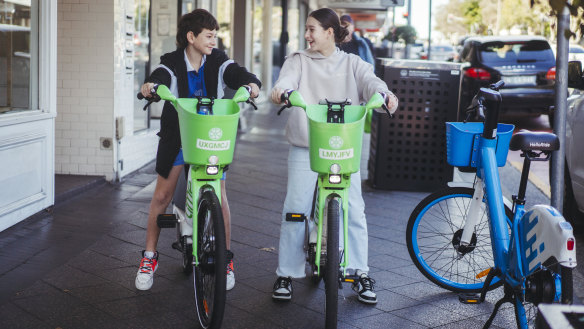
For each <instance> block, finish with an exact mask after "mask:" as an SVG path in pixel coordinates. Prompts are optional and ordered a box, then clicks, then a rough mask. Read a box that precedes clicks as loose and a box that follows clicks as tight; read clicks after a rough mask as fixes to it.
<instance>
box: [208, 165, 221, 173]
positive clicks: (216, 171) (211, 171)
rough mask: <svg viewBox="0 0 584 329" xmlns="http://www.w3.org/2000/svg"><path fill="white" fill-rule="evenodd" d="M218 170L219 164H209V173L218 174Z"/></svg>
mask: <svg viewBox="0 0 584 329" xmlns="http://www.w3.org/2000/svg"><path fill="white" fill-rule="evenodd" d="M218 172H219V167H218V166H207V175H217V173H218Z"/></svg>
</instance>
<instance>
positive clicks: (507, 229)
mask: <svg viewBox="0 0 584 329" xmlns="http://www.w3.org/2000/svg"><path fill="white" fill-rule="evenodd" d="M502 85H503V82H502V81H500V82H498V83H496V84H493V85H491V86H490V87H489V88H481V89H480V91H479V92H478V94H477V95H476V96H475V97H474V99H473V102H472V104H471V106H470V107H469V110H468V111H467V113H468V116H467V119H468V118H470V116H471V115H473V114H474V115H475V117H476V118H477V119H478V121H479V122H466V120H465V122H464V123H463V122H448V123H447V126H446V133H447V137H446V139H447V142H446V144H447V160H448V163H449V164H451V165H453V166H457V167H467V168H475V169H476V178H475V182H474V187H473V188H467V187H448V188H445V189H443V190H441V191H438V192H435V193H433V194H431V195H429V196H428V197H426V198H425V199H424V200H422V201H421V202H420V203H419V204H418V206H417V207H416V208H415V209H414V211H413V212H412V214H411V216H410V219H409V222H408V227H407V233H406V234H407V237H406V239H407V245H408V251H409V253H410V257H411V258H412V260H413V262H414V263H415V264H416V266H417V268H418V269H419V270H420V272H422V273H423V274H424V276H426V277H427V278H428V279H430V280H431V281H432V282H434V283H435V284H437V285H439V286H440V287H442V288H445V289H448V290H451V291H454V292H459V293H463V294H461V295H460V297H459V299H460V301H461V302H464V303H481V302H483V301H484V299H485V295H486V293H487V291H489V290H491V289H494V288H496V287H498V286H500V285H504V292H505V295H504V297H503V298H502V299H501V300H500V301H498V302H497V303H496V304H495V308H494V310H493V313H492V314H491V316H490V318H489V320H488V321H487V323H486V324H485V326H484V328H488V327H489V326H490V324H491V323H492V321H493V320H494V318H495V316H496V314H497V311H498V310H499V308H500V307H501V305H502V304H503V303H505V302H510V303H512V304H513V305H514V307H515V316H516V320H517V327H518V328H521V329H524V328H533V327H534V326H535V316H536V313H537V305H538V304H539V303H563V304H571V303H572V295H573V293H572V269H573V268H574V267H576V247H575V239H574V235H573V230H572V226H571V225H570V224H569V223H568V222H567V221H566V220H565V219H564V217H563V216H562V215H561V214H560V213H559V212H558V210H556V209H554V208H553V207H550V206H547V205H536V206H534V207H533V208H532V209H530V210H529V211H526V210H525V191H526V188H527V181H528V175H529V167H530V164H531V162H532V161H547V160H548V159H549V158H550V156H551V153H552V152H553V151H555V150H558V149H559V140H558V138H557V136H556V135H554V134H552V133H539V132H530V131H521V132H519V133H516V134H515V135H513V134H512V133H513V129H514V126H513V125H508V124H501V123H498V119H499V108H500V104H501V95H500V93H499V92H498V89H499V88H500V87H501V86H502ZM509 149H511V150H514V151H516V150H521V152H522V155H521V156H522V157H524V158H525V160H524V163H523V170H522V173H521V181H520V186H519V191H518V194H517V195H515V196H513V209H509V208H508V207H506V206H505V205H504V203H503V195H502V192H501V182H500V177H499V171H498V167H502V166H504V165H505V162H506V159H507V153H508V150H509ZM479 292H480V295H479V294H477V293H479Z"/></svg>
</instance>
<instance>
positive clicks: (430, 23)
mask: <svg viewBox="0 0 584 329" xmlns="http://www.w3.org/2000/svg"><path fill="white" fill-rule="evenodd" d="M428 1H429V2H430V4H429V9H428V60H430V59H431V58H432V57H431V55H432V0H428Z"/></svg>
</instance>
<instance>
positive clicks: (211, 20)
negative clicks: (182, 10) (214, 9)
mask: <svg viewBox="0 0 584 329" xmlns="http://www.w3.org/2000/svg"><path fill="white" fill-rule="evenodd" d="M203 29H207V30H209V31H213V30H219V24H218V23H217V20H216V19H215V17H213V15H211V13H210V12H208V11H206V10H205V9H195V10H193V11H192V12H190V13H188V14H185V15H183V16H182V17H181V18H180V21H179V22H178V28H177V32H176V46H177V47H178V48H186V47H187V46H188V45H189V42H188V40H187V33H189V32H193V34H194V35H195V37H196V36H198V35H199V33H201V32H202V31H203Z"/></svg>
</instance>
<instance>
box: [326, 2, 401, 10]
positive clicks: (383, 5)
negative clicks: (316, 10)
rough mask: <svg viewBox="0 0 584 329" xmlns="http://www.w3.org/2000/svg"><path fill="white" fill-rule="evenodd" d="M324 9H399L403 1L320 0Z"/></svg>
mask: <svg viewBox="0 0 584 329" xmlns="http://www.w3.org/2000/svg"><path fill="white" fill-rule="evenodd" d="M319 4H320V5H321V6H324V7H330V8H342V9H361V10H387V8H388V7H400V6H403V5H404V0H327V1H325V0H320V1H319Z"/></svg>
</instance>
